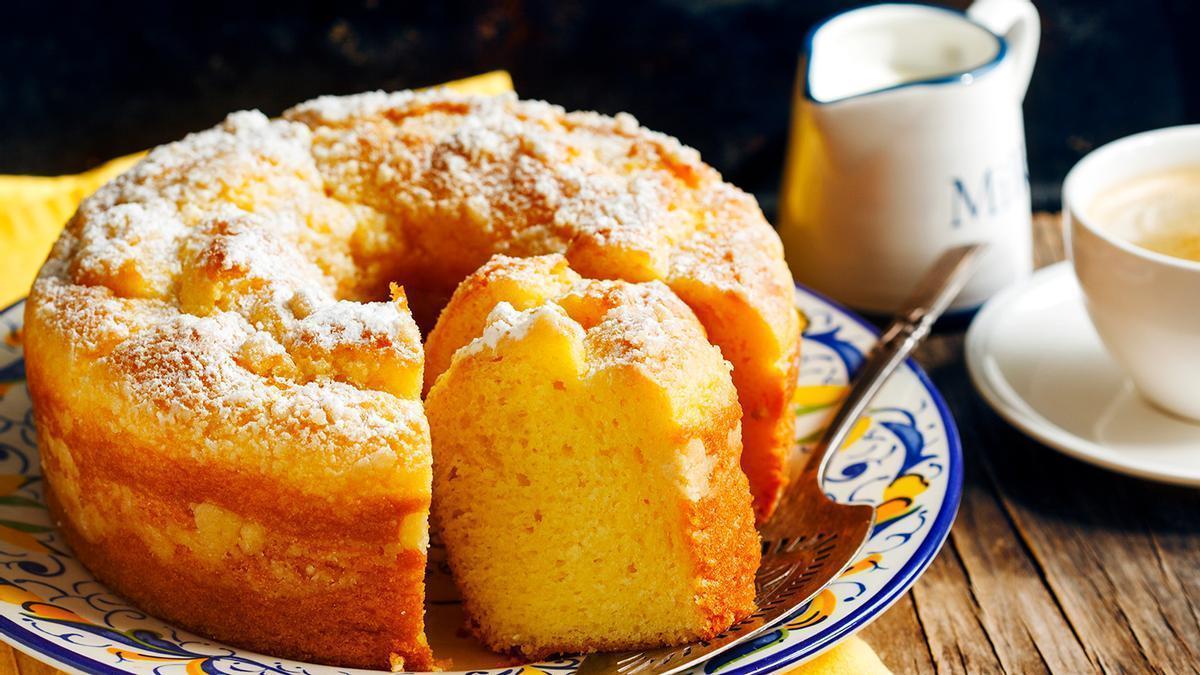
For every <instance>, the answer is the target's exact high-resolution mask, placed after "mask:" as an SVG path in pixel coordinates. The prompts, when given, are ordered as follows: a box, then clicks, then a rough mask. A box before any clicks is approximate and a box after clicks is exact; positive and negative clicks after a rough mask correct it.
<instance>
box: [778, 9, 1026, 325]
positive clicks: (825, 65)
mask: <svg viewBox="0 0 1200 675" xmlns="http://www.w3.org/2000/svg"><path fill="white" fill-rule="evenodd" d="M1039 38H1040V24H1039V21H1038V14H1037V10H1036V9H1034V7H1033V5H1032V3H1030V2H1029V1H1028V0H979V1H978V2H976V3H975V4H974V5H972V6H971V8H970V9H969V10H968V11H967V13H966V14H962V13H959V12H955V11H951V10H947V9H942V8H938V7H931V6H926V5H911V4H883V5H872V6H868V7H863V8H860V9H854V10H850V11H847V12H844V13H842V14H838V15H836V16H834V17H832V18H830V19H828V20H826V21H825V22H824V23H822V24H820V25H818V26H816V27H815V28H814V29H813V30H812V31H811V32H810V33H809V35H808V38H807V40H806V43H805V48H804V53H803V54H802V56H801V61H800V74H799V77H798V80H797V87H796V96H795V101H794V105H793V116H792V126H791V137H790V140H789V147H788V157H787V164H786V166H785V170H784V183H783V189H782V193H781V201H780V235H781V237H782V238H783V242H784V246H785V248H786V250H787V258H788V262H789V264H790V265H791V268H792V273H793V274H794V275H795V277H796V280H797V281H799V282H801V283H804V284H806V285H809V286H811V287H813V288H815V289H816V290H818V291H821V292H824V293H826V294H828V295H831V296H832V297H834V298H835V299H837V300H840V301H842V302H845V303H846V304H849V305H851V306H852V307H855V308H858V309H861V310H865V311H869V312H878V313H887V312H892V311H894V310H896V309H897V308H898V306H899V304H900V303H901V302H903V300H904V298H905V297H906V296H907V295H908V293H909V292H910V291H911V290H912V288H913V285H914V284H915V283H916V281H917V279H918V278H919V277H920V275H921V273H922V272H923V271H924V270H925V269H926V267H927V266H928V265H930V264H931V263H932V262H933V261H934V260H935V259H936V258H937V256H938V255H939V253H941V252H942V251H943V250H945V249H946V248H948V247H950V246H953V245H955V244H960V243H965V242H969V241H986V242H989V243H990V247H989V252H988V255H987V258H986V259H985V260H984V261H983V264H982V267H981V268H980V271H979V273H978V274H976V275H975V277H974V279H973V280H972V282H971V283H970V284H969V285H968V286H967V288H966V289H965V290H964V291H963V293H962V294H961V295H960V296H959V297H958V299H957V300H956V301H955V303H954V305H953V307H954V308H955V309H960V310H967V309H971V308H974V307H976V306H978V305H979V304H980V303H982V302H983V301H984V300H986V299H987V298H988V297H989V296H991V295H992V294H993V293H995V292H996V291H998V290H999V289H1001V288H1003V287H1004V286H1006V285H1008V284H1010V283H1012V282H1014V281H1016V280H1017V279H1020V278H1021V277H1024V276H1026V275H1028V274H1029V272H1030V269H1031V260H1032V253H1031V233H1030V204H1029V180H1028V174H1027V170H1026V163H1025V132H1024V125H1023V122H1022V116H1021V102H1022V100H1023V99H1024V96H1025V89H1026V87H1027V86H1028V85H1029V77H1030V75H1031V74H1032V73H1033V66H1034V61H1035V60H1036V57H1037V49H1038V41H1039Z"/></svg>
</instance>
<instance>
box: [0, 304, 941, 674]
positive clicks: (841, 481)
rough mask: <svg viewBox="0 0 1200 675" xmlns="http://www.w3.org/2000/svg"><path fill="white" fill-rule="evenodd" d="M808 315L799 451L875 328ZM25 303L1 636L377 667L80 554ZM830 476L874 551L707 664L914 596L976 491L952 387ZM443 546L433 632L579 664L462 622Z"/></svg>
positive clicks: (14, 351) (737, 668)
mask: <svg viewBox="0 0 1200 675" xmlns="http://www.w3.org/2000/svg"><path fill="white" fill-rule="evenodd" d="M796 302H797V306H798V307H799V308H800V310H801V311H802V312H804V314H805V315H807V317H808V319H809V324H808V328H807V329H806V330H805V334H804V338H805V342H804V350H803V351H804V360H803V364H802V367H801V373H800V387H799V390H798V392H797V396H796V404H797V408H796V410H797V413H796V414H797V415H798V420H797V422H798V425H797V437H798V443H797V451H798V452H800V451H803V447H804V445H805V444H806V443H810V442H811V441H812V440H814V439H815V438H816V437H817V436H818V435H819V434H820V431H821V428H822V426H823V424H824V423H825V421H826V419H827V417H828V414H829V412H830V409H831V408H832V406H833V405H835V404H836V402H837V401H838V400H839V398H840V397H841V395H842V393H843V391H844V389H845V383H846V380H847V373H850V372H852V371H853V370H854V369H855V368H856V367H857V366H858V365H859V364H860V363H861V361H862V358H863V356H862V355H863V352H864V350H866V349H867V348H869V347H870V345H871V344H872V343H873V342H874V340H875V332H874V331H873V330H872V329H871V328H870V327H869V326H868V325H867V324H866V323H864V322H863V321H862V320H861V319H858V318H856V317H855V316H854V315H852V314H850V313H849V312H847V311H846V310H844V309H842V308H840V307H838V306H836V305H834V304H833V303H831V302H830V301H828V300H825V299H823V298H821V297H819V296H817V295H815V294H813V293H810V292H808V291H804V290H798V291H797V294H796ZM23 309H24V303H18V304H17V305H15V306H13V307H10V308H8V309H7V310H4V311H3V312H0V638H3V640H4V641H6V642H8V643H10V644H12V645H14V646H15V647H17V648H19V649H21V650H23V651H25V652H28V653H30V654H32V655H33V656H36V657H37V658H39V659H42V660H44V661H47V662H49V663H51V664H53V665H55V666H58V667H59V668H63V669H65V670H74V671H84V672H100V673H156V674H159V675H169V674H172V673H179V674H181V675H184V674H186V675H198V674H200V673H243V674H253V673H277V674H279V675H296V674H305V673H312V674H314V675H316V674H324V673H343V672H363V671H347V670H345V669H338V668H331V667H327V666H316V665H312V664H306V663H299V662H294V661H287V660H281V659H277V658H272V657H270V656H265V655H262V654H256V653H253V652H248V651H245V650H241V649H236V648H233V647H228V646H225V645H222V644H219V643H215V642H211V641H209V640H206V639H204V638H202V637H199V636H197V635H194V634H191V633H188V632H185V631H183V630H179V629H177V628H174V627H172V626H170V625H168V624H166V623H163V622H162V621H159V620H157V619H155V618H153V617H150V616H147V615H146V614H144V613H143V612H141V611H140V610H138V609H137V608H135V607H133V606H131V605H129V604H128V603H127V602H126V601H125V600H123V599H122V598H120V597H119V596H116V595H114V594H113V593H111V592H109V591H108V590H107V589H106V588H105V587H104V585H103V584H101V583H100V582H98V581H96V580H95V579H94V578H93V577H92V576H91V574H90V573H89V572H88V571H87V570H86V569H84V568H83V566H82V565H80V563H79V562H77V561H76V560H75V559H74V557H72V555H71V552H70V550H69V549H68V548H67V547H66V545H65V544H64V543H63V540H62V538H61V537H60V536H59V534H58V533H57V532H56V531H55V529H54V527H53V524H52V523H51V521H50V519H49V516H48V515H47V512H46V509H45V507H44V506H43V504H42V483H41V478H40V475H39V474H40V468H39V463H38V451H37V446H36V444H35V440H34V430H33V415H32V412H31V409H30V404H29V396H28V392H27V390H26V388H25V383H24V371H23V361H22V359H21V338H20V334H21V332H20V331H21V323H22V312H23ZM825 480H826V484H825V489H826V490H827V491H828V492H829V493H830V494H832V495H833V496H834V497H836V498H838V499H840V500H856V501H870V502H873V503H875V504H876V505H878V508H879V511H878V524H877V525H876V526H875V530H874V532H873V533H872V534H871V537H870V539H869V541H868V542H867V545H866V549H865V550H864V551H863V552H862V554H861V557H860V558H859V559H858V560H856V561H855V562H854V564H853V565H852V566H851V567H850V568H849V569H847V570H846V572H845V573H844V574H843V575H842V576H841V577H840V578H838V579H836V580H834V581H833V582H831V583H830V584H829V586H827V587H826V588H825V589H824V590H823V591H821V593H820V594H819V595H818V596H817V597H816V598H815V599H813V600H812V602H810V603H809V604H808V605H807V606H806V607H804V608H802V609H801V610H800V611H798V612H797V613H796V614H795V615H794V616H792V617H790V618H789V620H788V621H786V622H785V623H784V625H782V626H780V627H779V628H778V629H776V630H773V631H770V632H768V633H766V634H764V635H762V636H760V637H759V638H758V639H756V640H753V641H752V642H750V643H748V644H745V645H742V646H740V647H739V648H737V649H735V650H731V651H728V652H725V653H723V654H721V655H719V656H717V657H715V658H714V659H712V660H710V661H709V662H708V663H706V664H704V665H703V666H702V667H698V668H696V669H695V671H694V672H695V673H700V672H704V673H721V674H722V675H725V674H729V675H733V674H738V675H743V674H745V675H749V674H751V673H760V672H766V671H770V670H774V669H777V668H781V667H783V666H786V665H789V664H794V663H797V662H800V661H803V660H805V659H808V658H811V657H812V656H814V655H816V654H817V653H819V652H821V651H823V650H825V649H827V648H829V647H830V646H832V645H833V644H834V643H836V642H837V641H838V640H841V639H842V638H844V637H846V636H848V635H850V634H851V633H853V632H854V631H856V630H858V629H859V628H862V627H863V626H864V625H866V624H867V623H868V622H869V621H871V620H872V619H874V618H875V617H877V616H878V615H879V614H880V613H882V612H883V611H884V610H885V609H886V608H887V607H888V606H889V605H890V604H891V603H892V602H893V601H895V600H896V599H897V598H899V597H900V595H901V594H903V593H904V591H906V590H907V589H908V588H909V586H911V585H912V584H913V582H914V581H915V580H916V579H917V576H918V575H920V573H921V572H922V571H923V570H924V569H925V568H926V566H928V565H929V563H930V561H931V560H933V557H934V555H936V554H937V551H938V549H939V548H940V547H941V545H942V542H943V541H944V540H945V538H946V535H947V534H948V533H949V530H950V524H951V522H952V521H953V520H954V514H955V511H956V510H957V508H958V501H959V496H960V493H961V490H962V454H961V449H960V447H959V441H958V435H957V432H956V430H955V428H954V421H953V420H952V419H951V417H950V413H949V411H948V410H947V409H946V405H945V403H944V402H943V401H942V398H941V396H939V395H938V393H937V391H936V390H935V389H934V388H933V385H932V384H931V383H930V382H929V380H928V379H927V378H926V377H925V375H924V373H922V372H921V371H920V370H919V369H918V368H917V367H916V366H915V365H913V364H912V363H909V364H907V366H906V367H904V368H902V369H901V370H900V371H898V372H897V373H896V375H895V376H894V377H893V378H892V379H891V381H890V382H889V383H888V384H887V386H885V387H884V389H883V391H882V392H881V393H880V395H879V396H878V397H877V398H876V400H875V402H874V404H873V407H872V408H871V410H870V411H869V413H868V416H867V417H866V418H864V419H863V420H862V421H860V422H859V424H858V425H857V427H856V428H855V430H854V433H853V434H852V437H851V439H850V440H849V441H848V442H847V444H846V445H845V446H844V447H843V448H842V449H841V450H840V451H839V452H838V453H837V455H836V457H835V459H834V464H833V466H832V467H831V470H830V471H829V472H828V474H827V476H826V479H825ZM437 554H438V551H437V550H431V552H430V558H431V560H433V561H435V562H434V564H431V565H430V575H431V579H430V581H429V608H428V617H427V622H428V623H429V626H430V628H429V635H430V642H431V643H432V645H433V647H434V651H435V653H436V654H437V655H438V656H439V658H450V659H451V660H452V667H453V668H455V669H457V670H459V671H465V670H467V669H471V670H472V671H473V674H474V675H489V674H493V673H494V674H495V675H560V674H561V675H569V674H570V673H572V672H573V671H574V670H575V668H576V666H577V665H578V663H579V660H578V659H563V660H560V661H554V662H545V663H538V664H533V665H528V666H512V665H506V664H503V663H502V661H501V660H500V659H499V657H496V656H494V655H490V654H488V653H487V652H485V651H484V650H482V648H480V647H478V646H475V645H473V644H472V643H470V642H468V641H467V640H465V639H464V638H461V637H458V636H456V633H457V631H456V629H457V628H458V625H459V624H458V620H459V619H458V618H457V617H458V616H459V615H458V606H457V602H456V600H455V598H454V595H453V587H452V586H451V585H449V584H448V583H446V579H445V578H442V577H441V575H442V574H443V571H442V569H441V568H442V567H444V566H443V565H439V564H437V563H436V560H437Z"/></svg>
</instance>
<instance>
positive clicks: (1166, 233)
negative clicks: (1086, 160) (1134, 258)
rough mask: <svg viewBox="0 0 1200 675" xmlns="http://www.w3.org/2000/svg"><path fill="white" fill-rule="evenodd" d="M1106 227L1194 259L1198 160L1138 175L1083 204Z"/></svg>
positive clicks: (1198, 246) (1198, 252)
mask: <svg viewBox="0 0 1200 675" xmlns="http://www.w3.org/2000/svg"><path fill="white" fill-rule="evenodd" d="M1086 210H1087V215H1088V218H1089V219H1090V220H1091V221H1092V222H1093V223H1095V224H1096V226H1097V227H1100V228H1102V229H1103V230H1105V231H1106V232H1107V233H1109V234H1111V235H1113V236H1115V237H1117V238H1119V239H1123V240H1125V241H1127V242H1129V243H1131V244H1134V245H1136V246H1140V247H1142V248H1145V249H1149V250H1151V251H1154V252H1155V253H1161V254H1163V255H1169V256H1173V257H1175V258H1183V259H1185V260H1195V261H1198V262H1200V165H1197V166H1194V167H1181V168H1172V169H1167V170H1163V171H1156V172H1153V173H1149V174H1146V175H1143V176H1138V177H1136V178H1133V179H1131V180H1128V181H1125V182H1123V183H1121V184H1119V185H1116V186H1114V187H1111V188H1109V189H1107V190H1105V191H1104V192H1102V193H1101V194H1100V195H1099V196H1097V197H1096V198H1095V200H1094V201H1093V202H1092V203H1091V205H1090V206H1089V207H1088V208H1087V209H1086Z"/></svg>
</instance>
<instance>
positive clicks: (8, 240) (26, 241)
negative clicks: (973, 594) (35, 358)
mask: <svg viewBox="0 0 1200 675" xmlns="http://www.w3.org/2000/svg"><path fill="white" fill-rule="evenodd" d="M443 86H446V87H449V88H451V89H455V90H457V91H461V92H464V93H473V94H498V93H501V92H507V91H512V90H513V85H512V78H510V77H509V75H508V73H506V72H504V71H495V72H491V73H484V74H483V75H476V76H475V77H469V78H466V79H463V80H455V81H453V82H448V83H446V84H445V85H443ZM144 154H145V153H141V152H140V153H137V154H133V155H127V156H125V157H120V158H118V159H114V160H112V161H110V162H107V163H105V164H102V165H101V166H98V167H96V168H95V169H92V170H90V171H86V172H84V173H81V174H76V175H73V176H0V308H4V307H8V306H9V305H11V304H12V303H14V302H16V301H17V300H20V299H21V298H23V297H25V295H26V294H27V293H28V292H29V285H30V284H32V283H33V278H34V276H36V275H37V271H38V268H40V267H41V266H42V262H43V261H44V260H45V259H46V255H47V254H48V253H49V252H50V247H51V246H53V244H54V240H55V239H56V238H57V237H58V233H59V230H61V229H62V226H63V224H65V223H66V222H67V219H68V218H70V217H71V214H72V213H74V212H75V207H76V206H78V205H79V202H80V201H81V200H82V199H83V198H84V197H87V196H88V195H90V194H91V193H92V192H94V191H95V190H96V188H98V187H100V186H101V185H103V184H104V183H106V182H108V181H109V180H110V179H112V178H113V177H114V176H117V175H118V174H120V173H121V172H123V171H125V170H126V169H128V168H129V167H131V166H133V165H134V163H136V162H137V161H138V160H139V159H141V158H142V156H143V155H144ZM781 672H785V673H789V674H791V675H872V674H874V673H889V672H890V671H888V669H887V668H886V667H885V666H884V665H883V663H882V662H881V661H880V660H879V657H878V656H876V655H875V652H874V651H872V650H871V648H870V647H869V646H867V643H865V642H863V641H862V640H860V639H858V638H856V637H852V638H850V639H848V640H845V641H843V642H842V643H841V644H840V645H838V646H837V647H834V648H833V649H830V650H829V651H827V652H825V653H824V654H822V655H821V656H818V657H817V658H816V659H814V660H812V661H809V662H808V663H805V664H802V665H800V666H795V667H792V668H788V669H785V670H783V671H781Z"/></svg>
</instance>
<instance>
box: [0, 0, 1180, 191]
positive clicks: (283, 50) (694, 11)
mask: <svg viewBox="0 0 1200 675" xmlns="http://www.w3.org/2000/svg"><path fill="white" fill-rule="evenodd" d="M857 4H861V3H853V2H843V1H838V0H813V1H809V2H805V1H802V0H793V1H787V0H649V1H646V2H640V3H619V2H581V1H579V0H525V1H521V0H512V1H507V2H475V3H468V2H427V3H413V2H386V1H384V0H354V1H352V2H343V3H313V2H287V3H253V2H248V1H247V2H241V3H228V4H222V3H213V2H204V3H174V2H170V1H166V0H156V1H153V2H149V1H140V2H126V3H111V4H109V3H100V2H96V3H63V2H38V3H32V2H31V3H18V4H15V5H10V6H9V7H7V8H6V9H5V11H4V12H3V13H2V14H3V15H4V17H5V18H4V20H3V21H0V173H37V174H54V173H63V172H74V171H79V170H83V169H86V168H89V167H91V166H93V165H95V164H97V163H99V162H101V161H103V160H105V159H108V158H111V157H113V156H116V155H121V154H124V153H127V152H132V151H135V150H140V149H143V148H146V147H149V146H152V145H155V144H158V143H163V142H166V141H170V140H173V139H176V138H178V137H180V136H182V135H183V134H185V133H186V132H189V131H193V130H197V129H202V128H205V127H208V126H211V125H212V124H214V123H216V122H217V121H219V120H220V119H221V118H222V117H223V116H224V115H225V113H227V112H229V111H232V110H236V109H240V108H260V109H262V110H263V111H265V112H267V113H268V114H277V113H279V112H280V111H281V110H283V109H284V108H286V107H288V106H289V105H291V104H293V103H296V102H299V101H302V100H304V99H306V98H310V97H312V96H316V95H319V94H330V93H332V94H341V93H352V92H358V91H363V90H368V89H401V88H407V87H416V86H422V85H428V84H432V83H436V82H440V81H443V80H448V79H453V78H458V77H463V76H466V75H471V74H475V73H479V72H483V71H486V70H491V69H496V68H505V69H508V70H509V71H511V72H512V75H513V79H514V81H515V83H516V87H517V90H518V91H519V92H520V93H521V95H522V96H525V97H533V98H543V99H547V100H550V101H553V102H555V103H559V104H562V105H563V106H565V107H567V108H582V109H594V110H599V111H602V112H606V113H613V112H617V111H621V110H624V111H628V112H631V113H633V114H634V115H636V116H637V117H638V118H639V119H640V120H641V121H642V122H643V123H644V124H645V125H647V126H649V127H651V128H654V129H658V130H661V131H666V132H669V133H671V134H674V135H676V136H678V137H679V138H680V139H682V140H683V141H684V142H685V143H687V144H689V145H692V146H695V147H697V148H699V149H700V151H701V152H702V153H703V155H704V157H705V158H706V159H707V160H708V161H709V162H710V163H712V164H714V165H715V166H717V168H719V169H720V170H721V171H722V172H723V173H724V174H725V175H726V176H727V177H728V178H729V179H730V180H731V181H733V182H734V183H737V184H739V185H741V186H743V187H745V188H747V189H749V190H752V191H754V192H756V193H757V194H758V196H759V197H760V199H761V200H762V201H763V204H764V207H765V208H766V210H767V211H768V214H770V213H771V212H772V211H773V208H772V207H773V204H774V192H775V190H776V189H777V184H778V181H779V170H780V166H781V163H782V157H783V146H784V143H785V129H786V124H787V117H788V107H789V99H790V92H791V87H792V82H793V78H794V76H795V66H796V56H797V50H798V48H799V46H800V43H801V40H802V38H803V36H804V34H805V32H806V30H807V29H808V27H809V26H810V25H811V24H813V23H814V22H815V21H817V20H819V19H820V18H822V17H823V16H825V15H828V14H830V13H832V12H835V11H837V10H840V9H844V8H847V7H852V6H855V5H857ZM944 4H949V5H951V6H956V7H959V8H962V7H964V6H965V5H966V4H967V2H965V1H962V0H957V1H952V2H946V3H944ZM1037 4H1038V7H1039V9H1040V10H1041V13H1042V23H1043V37H1042V47H1041V55H1040V60H1039V63H1038V69H1037V71H1036V73H1035V74H1034V78H1033V82H1032V85H1031V88H1030V91H1029V95H1028V97H1027V99H1026V103H1025V112H1026V120H1027V122H1026V124H1027V135H1028V142H1029V163H1030V171H1031V176H1032V182H1033V191H1034V203H1035V206H1036V207H1038V208H1056V207H1057V205H1058V186H1059V182H1060V181H1061V179H1062V176H1063V175H1064V174H1065V173H1066V171H1067V169H1068V168H1069V167H1070V166H1071V165H1072V164H1073V163H1074V162H1075V160H1076V159H1078V158H1079V157H1080V156H1081V155H1082V154H1083V153H1085V152H1086V151H1087V150H1088V149H1089V148H1092V147H1094V146H1095V145H1097V144H1101V143H1104V142H1106V141H1108V140H1111V139H1113V138H1117V137H1119V136H1123V135H1126V134H1129V133H1131V132H1134V131H1139V130H1143V129H1149V128H1153V127H1160V126H1167V125H1172V124H1181V123H1187V122H1196V121H1198V120H1200V38H1197V29H1200V2H1195V1H1194V0H1137V1H1134V0H1046V1H1044V2H1038V3H1037Z"/></svg>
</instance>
